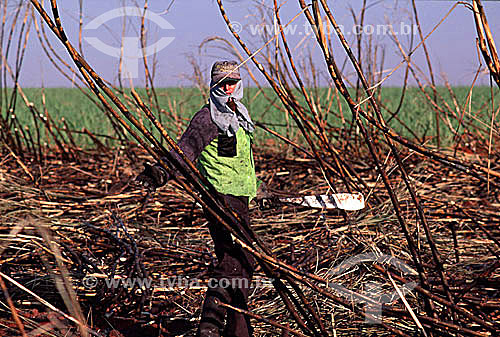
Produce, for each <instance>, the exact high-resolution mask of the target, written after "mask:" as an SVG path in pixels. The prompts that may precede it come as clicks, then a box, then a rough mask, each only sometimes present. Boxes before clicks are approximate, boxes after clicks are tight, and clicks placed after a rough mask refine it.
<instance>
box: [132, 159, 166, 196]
mask: <svg viewBox="0 0 500 337" xmlns="http://www.w3.org/2000/svg"><path fill="white" fill-rule="evenodd" d="M168 180H169V174H168V172H167V171H165V170H164V169H163V168H161V167H160V166H158V165H154V166H151V165H149V164H148V163H144V171H142V173H141V174H139V175H138V176H137V177H136V178H135V181H136V183H138V184H141V185H142V186H144V187H145V188H147V189H148V190H150V191H154V190H156V189H157V188H158V187H161V186H163V185H165V184H166V183H167V181H168Z"/></svg>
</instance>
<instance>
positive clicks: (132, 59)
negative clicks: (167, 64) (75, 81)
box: [84, 7, 175, 78]
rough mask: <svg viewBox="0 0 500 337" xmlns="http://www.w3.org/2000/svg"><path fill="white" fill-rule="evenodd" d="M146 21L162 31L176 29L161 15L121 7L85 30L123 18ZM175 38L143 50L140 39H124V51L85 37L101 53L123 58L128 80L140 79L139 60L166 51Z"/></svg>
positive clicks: (100, 17)
mask: <svg viewBox="0 0 500 337" xmlns="http://www.w3.org/2000/svg"><path fill="white" fill-rule="evenodd" d="M143 16H144V19H145V20H151V21H152V22H154V23H155V24H157V25H158V26H159V27H160V28H161V29H175V28H174V27H173V26H172V25H171V24H170V23H169V22H168V21H167V20H165V19H164V18H162V17H161V16H160V15H158V14H156V13H155V12H152V11H150V10H144V9H141V8H139V7H119V8H115V9H112V10H110V11H108V12H106V13H103V14H101V15H99V16H98V17H97V18H95V19H94V20H92V21H91V22H89V23H88V24H87V25H86V26H85V27H84V29H85V30H95V29H98V28H99V27H101V26H102V25H103V24H104V23H106V22H108V21H110V20H113V19H116V18H122V17H141V18H142V17H143ZM174 39H175V37H162V38H161V39H159V40H158V41H157V42H155V43H153V44H151V45H149V46H147V47H145V48H144V49H143V48H141V44H140V38H139V37H123V41H122V44H123V49H122V48H120V47H113V46H110V45H108V44H106V43H104V42H102V41H101V40H100V39H99V38H98V37H85V41H87V42H88V43H90V44H91V45H92V46H93V47H94V48H95V49H97V50H99V51H100V52H102V53H104V54H106V55H109V56H113V57H116V58H120V57H121V56H122V57H123V70H122V71H123V75H124V77H126V78H137V77H139V59H140V58H141V57H143V55H146V56H150V55H153V54H156V53H158V52H160V51H162V50H163V49H165V48H166V47H167V46H168V45H169V44H170V43H172V41H174Z"/></svg>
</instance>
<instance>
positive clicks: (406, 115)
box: [3, 87, 498, 146]
mask: <svg viewBox="0 0 500 337" xmlns="http://www.w3.org/2000/svg"><path fill="white" fill-rule="evenodd" d="M245 90H246V92H245V99H244V101H243V102H244V103H245V104H246V105H247V107H248V108H249V111H250V112H251V115H252V117H253V119H254V120H255V121H258V122H262V123H265V124H268V125H269V127H270V128H272V129H275V130H277V131H278V132H280V133H283V134H284V133H286V132H287V128H286V127H285V125H286V123H287V122H286V116H285V114H284V113H283V112H281V111H279V110H278V109H277V108H275V107H274V106H273V105H272V104H270V103H269V101H268V100H266V99H265V98H264V97H263V94H262V93H261V92H258V90H257V89H256V88H249V89H245ZM453 90H454V92H455V95H456V99H457V101H456V102H457V103H458V106H460V109H463V107H464V106H467V108H466V115H465V117H464V118H465V120H470V119H471V118H472V117H471V116H473V117H474V118H477V119H478V120H482V121H483V122H485V123H486V124H488V125H489V123H490V121H489V120H490V118H491V103H490V104H486V102H491V99H490V89H489V88H488V87H478V88H474V90H473V92H472V100H471V105H470V112H471V113H470V114H469V106H468V105H466V104H465V101H466V97H467V94H468V92H469V90H470V89H469V88H466V87H455V88H453ZM23 91H24V92H25V94H26V96H27V97H28V99H29V101H31V102H32V103H33V104H34V105H35V106H36V107H37V109H38V110H39V111H40V112H43V111H44V110H45V111H47V112H48V114H49V115H50V117H51V118H52V119H53V120H54V121H56V123H59V124H60V121H61V118H62V117H64V119H65V120H66V121H67V123H68V124H69V127H70V129H73V130H82V128H84V127H85V128H86V129H88V130H90V131H91V132H92V133H94V134H96V135H108V136H113V135H114V132H113V128H112V126H111V123H110V121H109V120H108V119H107V117H106V116H105V115H104V113H103V112H102V111H101V110H100V109H99V108H98V107H97V106H96V105H95V104H94V103H93V102H92V101H90V100H89V99H88V98H87V97H86V96H85V95H83V93H82V92H80V91H79V90H78V89H75V88H47V89H44V90H43V92H44V94H45V106H44V105H43V103H42V89H39V88H28V89H23ZM156 91H157V94H158V101H159V106H160V107H161V108H162V109H164V110H166V111H167V114H169V116H173V115H175V116H177V118H178V119H183V120H184V123H187V121H188V120H189V119H190V118H191V117H192V116H193V114H194V113H195V112H196V111H198V109H199V108H200V107H201V106H202V105H203V104H204V99H203V95H202V93H201V92H200V90H199V89H196V88H162V89H156ZM138 92H139V93H140V94H141V96H142V97H144V99H145V101H146V100H147V99H146V98H145V97H147V96H146V95H145V90H143V89H142V90H138ZM428 92H429V94H430V95H431V96H432V93H431V91H430V90H429V91H428ZM438 92H439V94H440V95H441V96H442V97H443V100H444V102H446V104H448V106H449V107H450V108H451V109H453V110H455V103H454V101H453V99H452V97H451V96H450V94H449V92H448V90H447V89H446V88H439V90H438ZM495 92H498V90H495ZM265 93H266V95H267V96H268V97H270V98H273V99H275V98H276V96H275V95H274V92H273V91H272V89H265ZM9 94H10V93H9ZM327 95H328V89H327V88H322V89H318V90H315V91H313V96H314V98H315V100H317V101H319V102H321V103H322V104H323V105H325V106H327V105H328V104H329V101H328V100H327ZM3 96H4V98H5V93H4V95H3ZM400 96H401V88H383V89H382V92H381V102H382V104H383V105H384V106H385V107H386V109H388V110H389V111H393V110H395V109H396V107H397V106H398V104H399V101H400ZM129 97H130V95H129ZM296 97H301V95H300V93H299V92H297V95H296ZM330 97H331V96H330ZM299 101H300V102H301V104H303V106H304V107H306V104H305V101H304V100H303V99H299ZM276 102H279V100H276ZM444 102H440V104H439V106H440V107H442V108H443V110H445V111H446V110H447V108H446V104H445V103H444ZM3 105H4V106H5V103H4V104H3ZM338 105H339V104H338V102H337V99H336V98H335V99H334V100H333V104H331V108H330V111H329V112H328V113H327V112H326V111H323V112H322V113H324V114H326V116H327V121H328V123H329V125H331V126H336V127H342V121H341V119H340V118H339V117H338V116H339V115H340V114H339V106H338ZM341 109H342V114H343V116H344V119H345V120H346V121H350V120H351V114H350V111H349V109H348V107H347V104H346V103H345V102H344V101H343V99H341ZM386 109H384V110H383V113H384V115H385V116H386V118H387V117H388V116H389V112H388V111H387V110H386ZM131 110H132V111H135V109H134V108H131ZM324 110H326V109H324ZM3 111H6V109H5V108H4V109H3ZM15 114H16V116H17V118H18V119H19V121H20V123H21V124H22V125H23V126H28V127H29V129H30V130H31V132H32V134H34V133H35V124H34V121H33V116H32V114H31V112H30V111H29V110H28V108H27V107H26V105H25V103H24V101H23V100H22V99H21V97H18V99H17V105H16V109H15ZM167 114H162V121H163V123H164V124H165V125H166V126H167V127H169V129H170V134H171V136H173V137H174V138H177V137H178V136H179V134H180V132H182V129H183V128H184V127H185V125H186V124H184V126H181V127H180V128H177V127H176V124H175V122H174V120H173V118H172V117H169V116H167ZM398 118H399V119H400V120H401V121H402V122H403V123H404V124H406V125H407V126H408V127H409V128H410V129H411V131H412V132H410V131H408V130H407V129H406V128H405V127H404V126H403V125H402V124H401V123H400V122H399V121H398V120H396V119H392V120H391V122H390V126H391V127H392V128H393V129H395V130H396V131H397V132H398V133H400V134H401V135H403V136H405V137H409V138H414V136H413V134H412V133H414V134H416V135H417V136H418V137H419V138H423V137H424V136H434V135H435V134H436V131H435V112H434V111H433V110H432V109H431V107H430V105H429V104H428V103H427V102H426V100H425V99H424V97H423V95H422V93H421V92H420V91H419V89H418V88H409V89H408V90H407V92H406V95H405V99H404V102H403V105H402V108H401V110H400V112H399V114H398ZM449 119H450V121H451V123H452V125H453V126H454V127H455V128H456V126H457V125H458V121H457V119H456V118H455V117H453V116H452V115H451V114H450V116H449ZM497 122H498V117H497ZM477 123H479V122H477ZM440 124H441V125H440V134H441V140H442V143H444V144H446V143H447V142H449V141H450V140H451V139H452V137H453V133H452V132H451V131H450V129H449V127H448V126H446V125H445V123H443V122H441V123H440ZM146 125H148V124H147V123H146ZM290 125H291V127H290V128H289V129H288V132H289V135H290V136H291V137H294V136H295V135H296V133H297V129H296V127H295V124H294V123H293V121H292V120H291V118H290ZM41 134H42V137H44V135H45V132H43V130H42V132H41ZM74 137H75V139H76V141H77V142H78V143H79V144H80V145H83V146H85V145H87V144H89V143H91V140H90V138H89V137H88V136H86V135H79V134H75V135H74ZM266 138H271V136H269V135H268V134H267V133H265V132H264V131H263V130H260V129H259V130H258V131H257V134H256V139H257V142H262V141H263V140H264V139H266ZM101 140H102V142H108V143H110V142H111V143H112V142H113V141H112V140H110V139H107V138H105V137H101ZM111 143H110V144H111Z"/></svg>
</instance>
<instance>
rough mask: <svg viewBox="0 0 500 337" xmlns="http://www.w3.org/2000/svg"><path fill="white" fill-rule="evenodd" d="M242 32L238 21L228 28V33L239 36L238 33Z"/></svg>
mask: <svg viewBox="0 0 500 337" xmlns="http://www.w3.org/2000/svg"><path fill="white" fill-rule="evenodd" d="M242 30H243V25H242V24H241V23H239V22H238V21H233V22H231V23H230V24H229V26H228V31H229V32H230V33H231V32H235V33H237V34H239V33H241V31H242Z"/></svg>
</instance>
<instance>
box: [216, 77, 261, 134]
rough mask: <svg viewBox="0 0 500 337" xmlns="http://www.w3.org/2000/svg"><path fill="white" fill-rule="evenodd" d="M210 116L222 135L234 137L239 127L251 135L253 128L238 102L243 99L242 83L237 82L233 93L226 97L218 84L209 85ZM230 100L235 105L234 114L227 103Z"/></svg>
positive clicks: (242, 106) (245, 109)
mask: <svg viewBox="0 0 500 337" xmlns="http://www.w3.org/2000/svg"><path fill="white" fill-rule="evenodd" d="M210 86H211V87H212V89H210V116H211V117H212V120H213V122H214V123H215V125H217V127H218V128H219V130H220V132H221V133H222V134H225V135H226V136H229V137H232V136H234V135H236V131H238V129H239V127H240V126H241V127H242V128H243V129H245V130H246V131H248V132H250V133H252V132H253V131H254V130H255V126H254V124H253V122H252V119H251V118H250V115H249V114H248V110H247V108H246V107H245V106H244V105H243V104H242V103H241V102H240V100H241V99H242V98H243V83H242V81H238V83H237V84H236V88H235V89H234V92H233V93H232V94H230V95H227V94H226V93H225V92H224V90H223V89H222V86H221V84H220V83H219V84H218V85H216V86H215V87H213V83H210ZM230 98H232V99H234V103H235V104H236V108H237V109H236V112H235V111H233V110H231V108H229V106H228V104H227V102H228V100H229V99H230Z"/></svg>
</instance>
